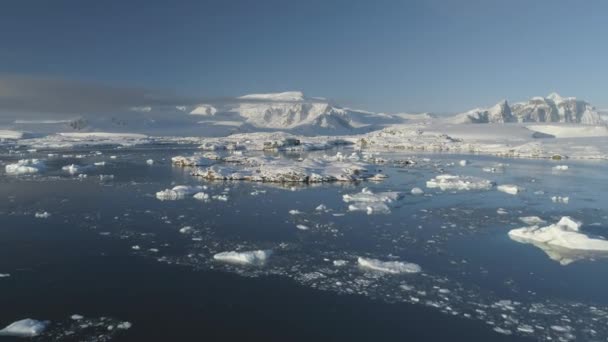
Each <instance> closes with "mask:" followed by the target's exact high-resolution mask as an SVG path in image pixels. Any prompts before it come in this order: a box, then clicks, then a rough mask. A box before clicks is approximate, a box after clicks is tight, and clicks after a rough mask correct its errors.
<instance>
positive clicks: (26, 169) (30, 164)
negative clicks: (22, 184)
mask: <svg viewBox="0 0 608 342" xmlns="http://www.w3.org/2000/svg"><path fill="white" fill-rule="evenodd" d="M44 168H45V165H44V162H43V161H41V160H39V159H21V160H19V161H17V162H16V163H14V164H8V165H6V166H5V170H6V173H7V174H9V175H25V174H31V173H38V172H40V171H42V170H44Z"/></svg>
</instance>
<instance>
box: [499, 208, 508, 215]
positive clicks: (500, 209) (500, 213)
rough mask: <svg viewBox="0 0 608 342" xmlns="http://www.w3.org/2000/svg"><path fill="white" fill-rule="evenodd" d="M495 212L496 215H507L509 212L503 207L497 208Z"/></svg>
mask: <svg viewBox="0 0 608 342" xmlns="http://www.w3.org/2000/svg"><path fill="white" fill-rule="evenodd" d="M496 213H497V214H498V215H507V214H508V213H509V212H508V211H506V210H505V209H504V208H498V209H496Z"/></svg>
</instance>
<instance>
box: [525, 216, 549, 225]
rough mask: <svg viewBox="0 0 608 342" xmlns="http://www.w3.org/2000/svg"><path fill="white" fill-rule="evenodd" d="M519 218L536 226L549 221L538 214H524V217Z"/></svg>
mask: <svg viewBox="0 0 608 342" xmlns="http://www.w3.org/2000/svg"><path fill="white" fill-rule="evenodd" d="M519 220H520V221H521V222H523V223H525V224H527V225H529V226H535V225H539V224H544V223H547V221H545V220H543V219H541V218H540V217H538V216H524V217H520V218H519Z"/></svg>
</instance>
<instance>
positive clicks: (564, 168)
mask: <svg viewBox="0 0 608 342" xmlns="http://www.w3.org/2000/svg"><path fill="white" fill-rule="evenodd" d="M553 170H555V171H566V170H568V165H556V166H554V167H553Z"/></svg>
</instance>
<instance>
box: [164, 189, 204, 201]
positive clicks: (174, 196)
mask: <svg viewBox="0 0 608 342" xmlns="http://www.w3.org/2000/svg"><path fill="white" fill-rule="evenodd" d="M201 190H203V187H202V186H199V185H197V186H189V185H178V186H175V187H173V188H172V189H165V190H163V191H159V192H157V193H156V198H158V199H159V200H161V201H175V200H178V199H183V198H184V197H186V196H188V195H193V194H196V193H197V192H200V191H201Z"/></svg>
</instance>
